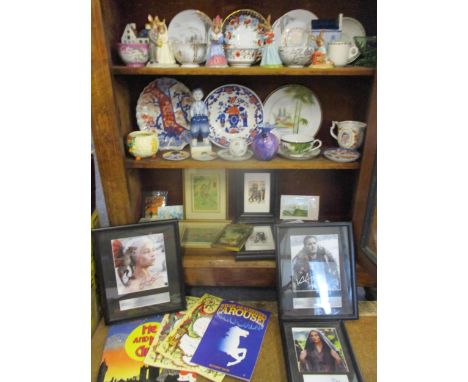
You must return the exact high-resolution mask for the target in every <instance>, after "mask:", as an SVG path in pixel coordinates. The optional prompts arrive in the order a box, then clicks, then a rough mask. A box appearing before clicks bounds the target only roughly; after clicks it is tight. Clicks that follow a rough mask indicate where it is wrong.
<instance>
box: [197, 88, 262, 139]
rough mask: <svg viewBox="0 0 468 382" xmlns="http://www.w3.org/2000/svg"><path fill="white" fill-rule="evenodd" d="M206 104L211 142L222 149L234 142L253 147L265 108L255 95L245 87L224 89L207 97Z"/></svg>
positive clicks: (217, 89)
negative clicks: (241, 141) (243, 140)
mask: <svg viewBox="0 0 468 382" xmlns="http://www.w3.org/2000/svg"><path fill="white" fill-rule="evenodd" d="M205 104H206V106H207V108H208V116H209V122H210V135H209V139H210V140H211V142H213V143H214V144H215V145H217V146H220V147H223V148H228V147H229V144H230V143H231V140H232V139H234V138H243V139H245V140H246V141H247V143H248V144H250V143H252V140H253V138H254V137H255V136H256V135H257V133H258V132H259V128H258V126H259V125H261V124H262V123H263V104H262V101H260V98H258V96H257V94H255V92H253V91H252V90H251V89H249V88H247V87H245V86H242V85H235V84H230V85H223V86H220V87H218V88H216V89H215V90H213V91H212V92H211V93H210V94H209V95H208V97H206V99H205Z"/></svg>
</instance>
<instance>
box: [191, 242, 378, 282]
mask: <svg viewBox="0 0 468 382" xmlns="http://www.w3.org/2000/svg"><path fill="white" fill-rule="evenodd" d="M183 267H184V274H185V277H184V278H185V283H186V284H187V285H197V286H199V285H203V286H247V287H272V286H275V285H276V261H275V260H252V261H236V259H235V257H234V253H232V252H224V251H222V250H219V249H214V248H209V249H193V248H190V249H185V250H184V251H183ZM356 281H357V285H359V286H375V285H376V280H374V279H373V278H372V277H371V275H369V274H367V273H366V272H365V270H364V269H363V268H362V267H360V266H359V265H357V267H356Z"/></svg>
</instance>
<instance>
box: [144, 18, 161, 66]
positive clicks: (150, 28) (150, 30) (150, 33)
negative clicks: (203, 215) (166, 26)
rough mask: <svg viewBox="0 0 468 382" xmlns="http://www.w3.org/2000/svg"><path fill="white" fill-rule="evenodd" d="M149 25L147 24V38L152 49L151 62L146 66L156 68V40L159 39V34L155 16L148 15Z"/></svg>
mask: <svg viewBox="0 0 468 382" xmlns="http://www.w3.org/2000/svg"><path fill="white" fill-rule="evenodd" d="M148 21H149V22H148V23H146V24H145V31H146V36H147V37H148V40H149V47H150V60H149V62H148V64H147V65H146V66H155V65H156V63H157V60H156V40H157V39H158V32H157V30H156V23H155V20H154V18H153V16H151V15H148Z"/></svg>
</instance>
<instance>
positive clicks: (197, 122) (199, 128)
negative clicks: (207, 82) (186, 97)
mask: <svg viewBox="0 0 468 382" xmlns="http://www.w3.org/2000/svg"><path fill="white" fill-rule="evenodd" d="M192 97H193V99H194V102H193V103H192V105H191V106H190V118H191V119H190V134H191V136H192V142H191V146H192V147H193V146H197V144H198V136H199V135H201V136H202V138H203V145H209V142H208V135H209V134H210V124H209V122H208V108H207V107H206V105H205V102H203V101H202V99H203V90H201V89H200V88H198V89H194V91H193V93H192Z"/></svg>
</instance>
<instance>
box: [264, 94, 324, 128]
mask: <svg viewBox="0 0 468 382" xmlns="http://www.w3.org/2000/svg"><path fill="white" fill-rule="evenodd" d="M264 110H265V116H264V121H265V124H266V125H273V126H275V130H274V132H275V133H277V135H279V136H280V137H281V136H283V135H286V134H293V133H295V131H294V130H295V128H297V133H299V134H304V135H309V136H313V137H315V135H316V134H317V132H318V130H319V128H320V124H321V123H322V108H321V106H320V102H319V100H318V98H317V96H316V95H315V94H314V92H312V90H310V89H309V88H308V87H306V86H303V85H286V86H282V87H280V88H278V89H276V90H275V91H273V92H272V93H270V94H269V95H268V97H267V98H266V100H265V106H264Z"/></svg>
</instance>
